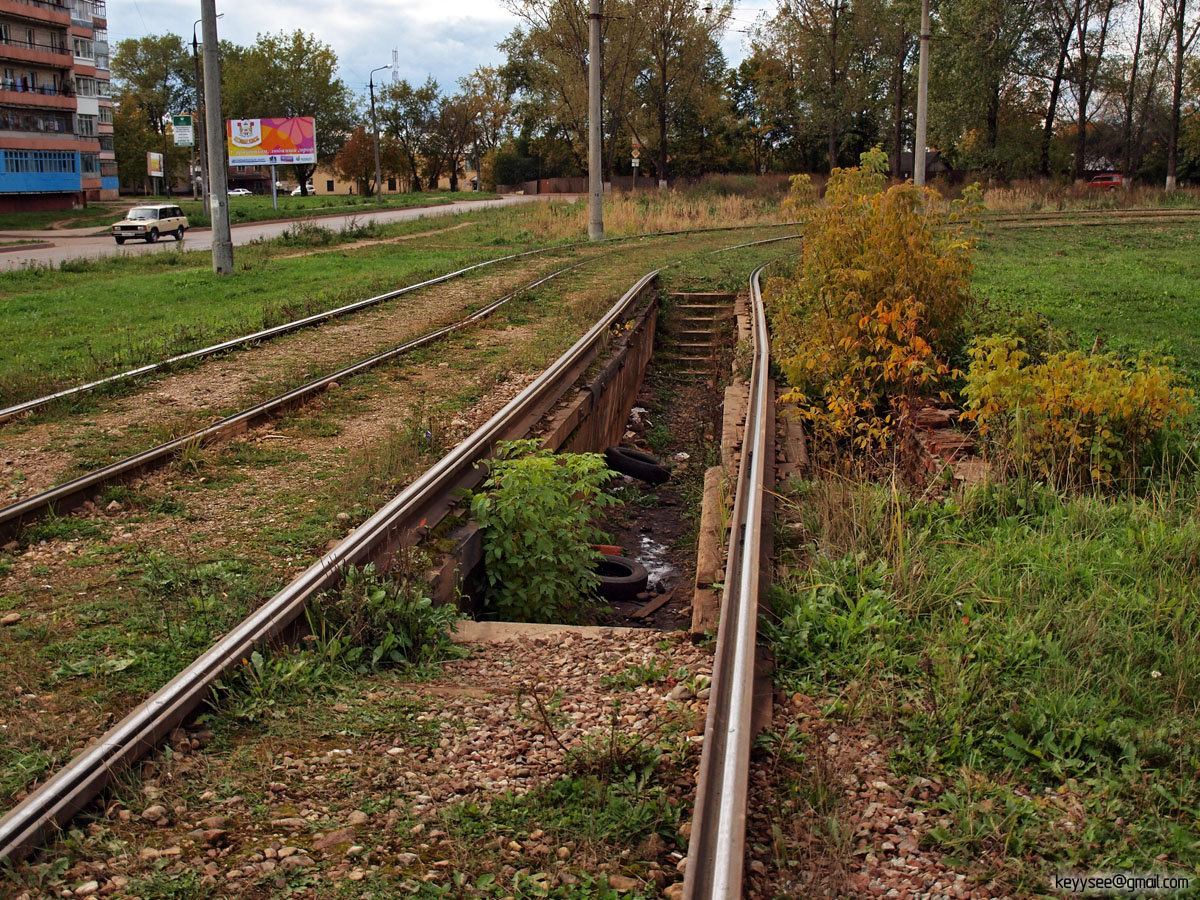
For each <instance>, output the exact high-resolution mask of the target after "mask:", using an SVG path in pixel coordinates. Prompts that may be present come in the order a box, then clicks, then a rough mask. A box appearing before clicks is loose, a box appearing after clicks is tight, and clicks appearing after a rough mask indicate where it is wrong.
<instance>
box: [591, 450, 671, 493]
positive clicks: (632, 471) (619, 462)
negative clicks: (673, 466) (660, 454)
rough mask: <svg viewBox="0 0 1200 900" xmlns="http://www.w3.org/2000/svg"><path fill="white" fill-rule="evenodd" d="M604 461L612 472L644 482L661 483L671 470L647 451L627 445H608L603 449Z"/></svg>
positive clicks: (668, 476)
mask: <svg viewBox="0 0 1200 900" xmlns="http://www.w3.org/2000/svg"><path fill="white" fill-rule="evenodd" d="M604 461H605V462H606V463H608V467H609V468H610V469H612V470H613V471H614V472H620V473H621V474H622V475H628V476H630V477H631V478H636V479H638V480H639V481H644V482H646V484H662V483H663V482H665V481H667V480H668V479H669V478H670V477H671V470H670V469H668V468H667V467H666V466H664V465H663V464H662V463H660V462H659V461H658V460H657V459H655V458H654V457H653V456H651V455H650V454H649V453H642V452H641V451H640V450H633V449H631V448H629V447H609V448H608V449H607V450H605V451H604Z"/></svg>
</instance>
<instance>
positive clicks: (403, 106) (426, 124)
mask: <svg viewBox="0 0 1200 900" xmlns="http://www.w3.org/2000/svg"><path fill="white" fill-rule="evenodd" d="M439 96H440V92H439V91H438V85H437V82H436V81H434V80H433V78H432V77H430V78H427V79H426V80H425V83H424V84H423V85H421V86H420V87H416V88H414V87H413V86H412V85H411V84H409V83H408V80H407V79H405V80H404V81H401V82H400V83H399V84H394V85H390V86H389V87H387V88H386V89H384V91H383V92H382V96H381V97H380V103H379V121H380V123H381V126H382V128H383V130H384V132H385V133H386V134H388V135H389V136H391V137H393V138H395V140H396V143H397V144H398V146H399V148H400V152H401V153H402V154H403V155H404V159H405V163H406V165H407V169H408V171H409V172H411V173H412V189H413V190H414V191H420V190H421V164H422V162H423V161H424V160H425V159H426V158H427V157H428V156H429V154H430V150H431V148H430V146H429V142H430V139H431V136H432V135H433V132H434V128H435V126H436V119H437V115H438V97H439ZM430 188H434V189H436V188H437V180H436V178H435V179H434V182H433V184H431V185H430Z"/></svg>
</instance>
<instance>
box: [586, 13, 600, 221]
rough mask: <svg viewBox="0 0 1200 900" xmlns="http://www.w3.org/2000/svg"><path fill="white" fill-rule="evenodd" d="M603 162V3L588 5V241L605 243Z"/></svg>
mask: <svg viewBox="0 0 1200 900" xmlns="http://www.w3.org/2000/svg"><path fill="white" fill-rule="evenodd" d="M602 163H603V160H602V159H601V158H600V0H589V4H588V240H591V241H601V240H604V173H603V172H602V171H601V165H602Z"/></svg>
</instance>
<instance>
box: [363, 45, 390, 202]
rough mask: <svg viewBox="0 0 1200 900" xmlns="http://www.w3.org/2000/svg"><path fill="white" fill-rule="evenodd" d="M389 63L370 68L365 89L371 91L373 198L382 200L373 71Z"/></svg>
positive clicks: (377, 70) (383, 67) (381, 173)
mask: <svg viewBox="0 0 1200 900" xmlns="http://www.w3.org/2000/svg"><path fill="white" fill-rule="evenodd" d="M391 67H392V64H391V63H388V64H387V65H386V66H380V67H379V68H378V69H372V70H371V74H370V75H368V76H367V89H368V90H369V91H370V92H371V133H372V134H373V135H374V136H375V199H376V200H378V201H380V202H383V170H382V169H381V168H380V165H379V121H378V120H377V119H376V118H375V73H376V72H382V71H383V70H384V69H390V68H391Z"/></svg>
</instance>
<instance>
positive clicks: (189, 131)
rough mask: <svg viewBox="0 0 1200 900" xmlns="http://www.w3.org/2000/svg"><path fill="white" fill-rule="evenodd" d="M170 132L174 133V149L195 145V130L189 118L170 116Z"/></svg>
mask: <svg viewBox="0 0 1200 900" xmlns="http://www.w3.org/2000/svg"><path fill="white" fill-rule="evenodd" d="M171 130H172V131H173V132H174V133H175V146H176V147H191V146H192V145H193V144H195V143H196V129H195V127H194V126H193V125H192V117H191V116H188V115H183V116H171Z"/></svg>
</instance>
